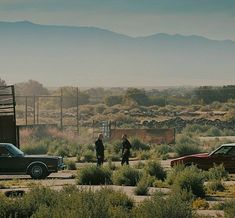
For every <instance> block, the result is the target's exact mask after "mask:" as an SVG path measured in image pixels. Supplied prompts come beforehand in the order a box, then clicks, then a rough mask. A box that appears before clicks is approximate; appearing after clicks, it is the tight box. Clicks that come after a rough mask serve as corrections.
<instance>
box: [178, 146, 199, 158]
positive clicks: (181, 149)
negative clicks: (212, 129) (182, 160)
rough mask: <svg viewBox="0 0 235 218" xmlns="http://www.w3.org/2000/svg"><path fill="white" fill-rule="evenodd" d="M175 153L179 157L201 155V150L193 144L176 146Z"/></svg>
mask: <svg viewBox="0 0 235 218" xmlns="http://www.w3.org/2000/svg"><path fill="white" fill-rule="evenodd" d="M175 152H176V154H177V156H178V157H181V156H185V155H190V154H196V153H200V152H201V149H200V148H199V147H198V146H197V145H191V144H177V145H176V146H175Z"/></svg>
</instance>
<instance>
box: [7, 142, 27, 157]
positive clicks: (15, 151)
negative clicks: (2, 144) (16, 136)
mask: <svg viewBox="0 0 235 218" xmlns="http://www.w3.org/2000/svg"><path fill="white" fill-rule="evenodd" d="M8 146H9V147H8V148H9V150H10V151H11V152H12V153H13V154H14V155H15V156H24V152H22V151H21V150H20V149H18V148H17V147H15V146H14V145H12V144H8Z"/></svg>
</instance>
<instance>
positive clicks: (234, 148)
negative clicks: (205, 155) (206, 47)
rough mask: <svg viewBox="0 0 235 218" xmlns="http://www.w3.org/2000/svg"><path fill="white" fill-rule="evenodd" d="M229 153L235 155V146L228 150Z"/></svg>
mask: <svg viewBox="0 0 235 218" xmlns="http://www.w3.org/2000/svg"><path fill="white" fill-rule="evenodd" d="M227 154H228V155H235V147H232V148H231V149H230V150H229V151H228V153H227Z"/></svg>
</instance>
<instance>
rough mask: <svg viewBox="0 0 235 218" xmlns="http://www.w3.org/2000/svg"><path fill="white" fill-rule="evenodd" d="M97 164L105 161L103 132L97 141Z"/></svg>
mask: <svg viewBox="0 0 235 218" xmlns="http://www.w3.org/2000/svg"><path fill="white" fill-rule="evenodd" d="M95 150H96V158H97V166H101V165H103V163H104V144H103V134H102V133H100V134H99V135H98V139H97V140H96V142H95Z"/></svg>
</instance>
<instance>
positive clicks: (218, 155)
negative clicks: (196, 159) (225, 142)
mask: <svg viewBox="0 0 235 218" xmlns="http://www.w3.org/2000/svg"><path fill="white" fill-rule="evenodd" d="M232 150H233V147H232V146H223V147H221V148H220V149H218V150H217V151H216V152H215V153H214V154H212V155H210V160H211V162H212V163H213V164H216V165H220V164H223V165H224V168H225V169H226V170H228V171H230V169H231V168H234V166H233V162H234V161H235V159H234V160H233V161H232V158H235V155H233V154H232V153H230V152H231V151H232ZM233 152H234V153H235V150H233Z"/></svg>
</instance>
